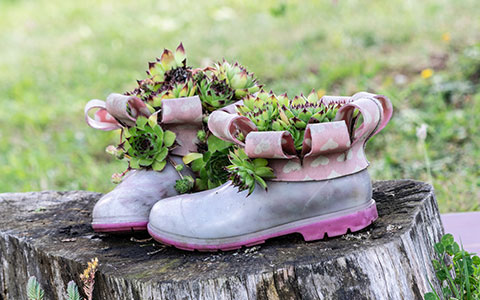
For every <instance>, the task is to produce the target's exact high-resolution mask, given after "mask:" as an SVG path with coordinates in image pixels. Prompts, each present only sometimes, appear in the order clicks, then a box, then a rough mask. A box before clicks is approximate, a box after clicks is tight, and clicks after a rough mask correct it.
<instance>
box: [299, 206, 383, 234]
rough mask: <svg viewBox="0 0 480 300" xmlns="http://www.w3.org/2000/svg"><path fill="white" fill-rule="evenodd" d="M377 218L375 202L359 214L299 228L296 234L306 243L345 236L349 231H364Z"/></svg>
mask: <svg viewBox="0 0 480 300" xmlns="http://www.w3.org/2000/svg"><path fill="white" fill-rule="evenodd" d="M377 218H378V213H377V207H376V205H375V202H373V203H372V204H371V205H370V206H368V207H367V208H364V209H362V210H359V211H357V212H353V213H352V212H350V213H348V214H346V215H343V216H336V217H333V218H329V219H325V220H321V221H318V222H315V223H312V224H309V225H305V226H302V227H299V228H298V229H297V230H296V232H298V233H300V234H301V235H302V236H303V238H304V240H305V241H315V240H321V239H324V238H325V237H334V236H339V235H343V234H345V233H347V232H348V230H349V229H350V231H351V232H355V231H359V230H362V229H364V228H365V227H367V226H368V225H370V224H372V222H373V221H375V220H376V219H377Z"/></svg>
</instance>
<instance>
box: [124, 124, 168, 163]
mask: <svg viewBox="0 0 480 300" xmlns="http://www.w3.org/2000/svg"><path fill="white" fill-rule="evenodd" d="M174 143H175V133H173V132H171V131H169V130H165V131H164V130H163V129H162V127H160V126H159V125H158V123H157V119H156V115H152V117H150V118H149V119H147V118H145V117H139V118H138V119H137V122H136V125H135V126H134V127H131V128H128V129H126V130H125V131H124V141H123V145H122V146H123V148H124V150H125V151H126V152H127V153H128V155H129V158H130V167H131V168H134V169H140V168H147V167H150V168H152V169H153V170H155V171H162V170H163V168H165V165H166V163H167V161H166V158H167V155H168V151H169V149H170V148H171V147H172V146H173V144H174Z"/></svg>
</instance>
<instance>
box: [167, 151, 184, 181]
mask: <svg viewBox="0 0 480 300" xmlns="http://www.w3.org/2000/svg"><path fill="white" fill-rule="evenodd" d="M167 160H168V162H169V163H170V164H171V165H172V167H173V168H174V169H175V171H177V173H178V176H180V179H183V175H182V173H181V172H180V171H178V170H177V168H176V166H177V163H176V162H174V161H173V159H171V158H170V156H167Z"/></svg>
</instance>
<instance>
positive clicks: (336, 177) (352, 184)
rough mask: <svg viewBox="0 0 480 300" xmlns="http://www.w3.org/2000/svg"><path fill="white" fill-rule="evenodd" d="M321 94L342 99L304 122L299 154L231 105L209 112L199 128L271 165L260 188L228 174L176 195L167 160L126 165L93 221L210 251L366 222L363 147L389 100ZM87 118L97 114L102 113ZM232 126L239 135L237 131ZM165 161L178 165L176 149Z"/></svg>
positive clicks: (370, 208)
mask: <svg viewBox="0 0 480 300" xmlns="http://www.w3.org/2000/svg"><path fill="white" fill-rule="evenodd" d="M173 100H178V99H173ZM321 101H324V102H325V103H331V102H334V103H338V104H341V105H342V106H341V108H340V109H339V111H338V113H337V116H336V118H335V121H334V122H328V123H318V124H309V125H307V129H306V131H305V138H304V142H303V148H302V155H301V157H298V156H297V155H293V154H292V151H291V147H292V146H293V145H292V144H293V141H292V139H291V136H290V135H289V134H288V133H286V132H258V131H256V127H255V125H254V124H253V123H252V122H251V121H250V120H248V119H247V118H245V117H242V116H239V115H237V114H236V113H234V112H233V111H232V110H231V109H230V110H219V111H215V112H213V113H212V114H211V115H210V117H209V122H208V126H209V129H210V131H211V132H212V133H213V134H214V135H216V136H217V137H219V138H221V139H224V140H227V141H230V142H234V143H237V144H239V145H240V146H242V147H244V149H245V152H246V154H247V155H248V156H249V157H250V158H256V157H262V158H266V159H268V161H269V166H270V167H272V168H273V170H274V173H275V179H273V180H270V181H268V190H264V189H262V188H259V187H257V188H256V189H255V190H254V191H253V193H252V194H251V195H249V196H248V197H247V195H248V191H242V192H239V191H238V188H237V187H235V186H233V184H232V183H231V182H227V183H225V184H224V185H222V186H220V187H218V188H215V189H212V190H208V191H203V192H198V193H193V194H183V195H176V192H175V190H174V188H173V186H174V184H175V181H176V180H178V179H179V175H178V173H177V172H176V171H175V169H174V168H173V167H167V168H165V169H164V170H163V171H162V172H160V173H159V172H155V171H134V172H131V175H129V176H128V177H126V178H125V179H124V180H123V182H122V183H120V184H119V185H118V186H117V187H116V188H115V189H114V190H113V191H112V192H110V193H108V194H106V195H105V196H104V197H102V198H101V199H100V200H99V202H98V203H97V204H96V206H95V208H94V210H93V223H92V225H93V228H94V229H95V230H96V231H110V232H112V231H130V230H145V229H148V232H149V233H150V235H151V236H152V237H153V238H154V239H155V240H157V241H159V242H162V243H164V244H167V245H173V246H175V247H177V248H180V249H184V250H195V249H196V250H201V251H215V250H232V249H237V248H240V247H242V246H252V245H256V244H260V243H263V242H264V241H265V240H267V239H269V238H273V237H277V236H282V235H287V234H291V233H300V234H301V235H302V236H303V237H304V239H305V240H306V241H312V240H318V239H322V238H324V237H325V236H330V237H331V236H338V235H342V234H345V233H346V232H347V231H348V230H350V231H352V232H354V231H358V230H361V229H363V228H365V227H367V226H368V225H370V224H371V223H372V222H373V221H374V220H375V219H376V218H377V217H378V214H377V210H376V206H375V201H374V200H373V199H372V188H371V181H370V176H369V174H368V171H367V167H368V161H367V159H366V157H365V152H364V147H365V143H366V142H367V140H368V139H369V138H371V137H372V136H373V135H375V134H376V133H378V132H379V131H380V130H381V129H383V128H384V127H385V126H386V124H387V123H388V121H389V119H390V117H391V115H392V106H391V103H390V101H389V100H388V99H387V98H385V97H383V96H379V95H374V94H369V93H357V94H355V95H354V96H352V97H328V96H324V97H323V98H322V99H321ZM107 102H108V99H107ZM87 106H88V105H87ZM91 107H92V106H91ZM97 108H100V107H98V106H97ZM89 109H90V108H89ZM87 111H88V109H87V108H86V112H87ZM97 115H98V116H97ZM96 117H97V118H98V119H102V117H101V114H98V113H97V114H96ZM103 119H104V120H105V121H106V119H107V118H103ZM117 119H118V118H117ZM360 121H362V122H361V124H359V123H360ZM179 126H183V125H179ZM239 132H241V133H242V134H243V136H245V137H246V138H245V142H241V141H240V140H239V139H237V137H236V134H238V133H239ZM190 146H192V145H190ZM189 151H191V150H190V149H189ZM174 159H175V160H176V161H177V162H179V163H180V157H176V158H174Z"/></svg>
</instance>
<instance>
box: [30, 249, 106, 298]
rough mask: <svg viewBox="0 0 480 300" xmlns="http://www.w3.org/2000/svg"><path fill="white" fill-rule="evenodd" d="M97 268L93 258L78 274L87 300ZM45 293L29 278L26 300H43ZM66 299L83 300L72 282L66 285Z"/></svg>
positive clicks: (95, 260) (34, 279) (90, 295)
mask: <svg viewBox="0 0 480 300" xmlns="http://www.w3.org/2000/svg"><path fill="white" fill-rule="evenodd" d="M97 268H98V259H97V258H94V259H92V260H91V261H89V262H88V266H87V268H86V269H85V270H84V271H83V273H82V274H80V279H81V280H82V285H83V292H84V293H85V295H86V296H87V298H86V299H87V300H92V297H93V287H94V285H95V272H96V271H97ZM44 295H45V291H44V290H43V289H42V287H41V285H40V283H38V281H37V279H36V278H35V276H31V277H30V279H28V283H27V297H28V300H43V299H44ZM67 299H68V300H84V298H82V297H81V296H80V292H79V291H78V286H77V284H76V283H75V282H74V281H73V280H72V281H70V282H69V283H68V285H67Z"/></svg>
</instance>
